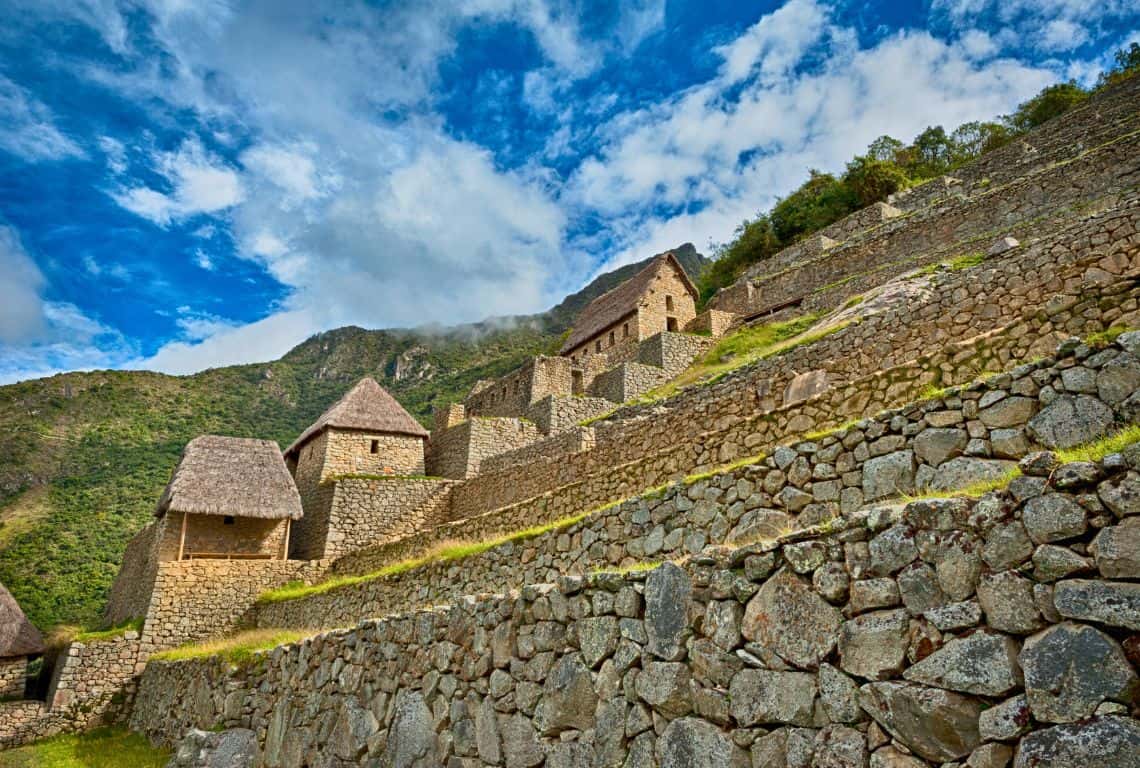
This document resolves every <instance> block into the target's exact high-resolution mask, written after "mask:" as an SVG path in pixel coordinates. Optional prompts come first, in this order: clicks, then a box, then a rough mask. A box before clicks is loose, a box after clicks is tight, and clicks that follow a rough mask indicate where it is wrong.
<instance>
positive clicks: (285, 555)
mask: <svg viewBox="0 0 1140 768" xmlns="http://www.w3.org/2000/svg"><path fill="white" fill-rule="evenodd" d="M292 528H293V518H291V517H287V518H285V547H284V552H283V553H282V554H281V559H282V560H288V559H289V531H290V530H292Z"/></svg>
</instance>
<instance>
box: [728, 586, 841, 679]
mask: <svg viewBox="0 0 1140 768" xmlns="http://www.w3.org/2000/svg"><path fill="white" fill-rule="evenodd" d="M841 620H842V616H841V615H840V613H839V611H838V610H837V609H836V608H835V607H834V606H831V605H828V603H827V602H826V601H825V600H823V598H821V597H820V596H819V595H818V594H816V593H815V591H814V590H813V589H812V588H811V585H810V584H809V583H807V582H806V581H804V580H803V579H801V578H799V577H798V576H796V575H795V574H793V573H791V572H790V571H786V570H785V571H780V572H779V573H777V574H776V575H775V576H773V577H771V578H770V579H768V581H766V582H764V585H763V586H762V587H760V589H759V590H758V591H757V592H756V595H755V596H754V597H753V598H752V599H751V600H750V601H749V602H748V607H747V609H746V610H745V612H744V622H743V624H742V626H741V631H742V633H743V634H744V637H745V639H747V640H752V641H754V642H756V643H759V644H761V645H764V646H766V647H768V648H769V649H771V650H772V651H773V652H775V653H776V654H778V655H779V656H780V658H782V659H784V660H785V661H787V662H788V663H789V664H792V665H794V666H797V667H800V668H802V669H815V668H817V667H818V666H819V663H820V662H821V661H823V659H825V658H827V655H828V654H829V653H831V649H832V648H834V647H835V636H836V633H837V632H838V630H839V624H840V621H841Z"/></svg>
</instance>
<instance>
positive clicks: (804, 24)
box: [714, 0, 827, 83]
mask: <svg viewBox="0 0 1140 768" xmlns="http://www.w3.org/2000/svg"><path fill="white" fill-rule="evenodd" d="M826 22H827V13H826V11H825V9H824V8H823V6H821V5H820V4H819V3H818V2H815V0H791V2H788V3H787V4H785V5H784V6H782V7H780V8H778V9H776V10H775V11H773V12H772V13H770V14H768V15H766V16H764V17H762V18H761V19H760V21H758V22H756V23H755V24H753V25H752V26H751V27H750V28H749V29H747V30H746V31H745V32H744V34H742V35H740V36H739V37H737V38H736V39H735V40H733V41H732V42H730V43H728V44H726V45H723V46H720V47H719V48H715V49H714V52H715V53H716V54H718V55H719V56H720V57H721V58H722V59H723V60H724V64H723V65H722V67H721V76H722V77H723V78H724V80H725V82H726V83H738V82H740V81H741V80H744V79H746V78H749V77H750V76H751V75H752V74H753V71H754V69H758V70H759V72H760V76H761V78H762V79H763V80H766V81H769V82H771V81H774V80H775V79H776V78H779V77H783V76H785V75H787V74H788V72H789V70H790V69H791V68H792V67H794V66H795V65H796V64H797V63H799V61H800V60H801V59H802V58H803V56H804V53H805V52H806V51H807V47H808V46H809V45H813V44H817V43H819V42H820V38H821V37H822V34H823V31H824V28H825V25H826Z"/></svg>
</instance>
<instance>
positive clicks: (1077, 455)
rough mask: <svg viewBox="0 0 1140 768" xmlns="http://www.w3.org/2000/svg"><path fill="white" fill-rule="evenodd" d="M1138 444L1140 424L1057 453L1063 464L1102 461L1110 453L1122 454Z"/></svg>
mask: <svg viewBox="0 0 1140 768" xmlns="http://www.w3.org/2000/svg"><path fill="white" fill-rule="evenodd" d="M1136 443H1140V424H1134V425H1132V426H1129V427H1125V428H1124V429H1122V430H1120V431H1119V432H1115V433H1113V434H1111V435H1109V436H1108V437H1104V438H1101V439H1100V440H1097V441H1095V442H1092V443H1088V444H1086V445H1078V446H1077V447H1075V448H1066V449H1065V450H1062V451H1057V456H1058V457H1059V458H1060V459H1061V461H1063V462H1070V461H1100V460H1101V459H1103V458H1104V457H1105V456H1107V455H1109V454H1110V453H1120V452H1121V451H1123V450H1124V449H1125V448H1128V447H1129V446H1132V445H1135V444H1136Z"/></svg>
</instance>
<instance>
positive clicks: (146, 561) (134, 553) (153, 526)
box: [104, 521, 161, 626]
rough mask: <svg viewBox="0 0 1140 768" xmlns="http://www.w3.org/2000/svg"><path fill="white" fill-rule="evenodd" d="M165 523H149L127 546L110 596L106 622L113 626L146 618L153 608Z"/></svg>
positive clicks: (105, 614)
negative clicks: (160, 543) (160, 541)
mask: <svg viewBox="0 0 1140 768" xmlns="http://www.w3.org/2000/svg"><path fill="white" fill-rule="evenodd" d="M160 526H161V521H154V522H151V523H149V524H147V525H146V526H145V527H144V528H143V529H142V530H141V531H139V532H138V533H136V534H135V535H134V537H133V538H132V539H131V540H130V541H129V542H128V543H127V548H126V550H125V551H124V552H123V559H122V564H121V565H120V567H119V571H118V573H116V574H115V580H114V581H113V582H112V583H111V592H110V594H109V595H108V597H107V610H106V611H105V612H104V619H105V620H106V622H107V624H108V625H110V626H115V625H118V624H122V623H124V622H126V621H130V620H131V619H138V618H142V617H143V616H144V615H145V614H146V609H147V606H148V605H150V593H151V590H152V589H153V588H154V577H155V574H156V573H158V549H157V540H158V534H159V528H160Z"/></svg>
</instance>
